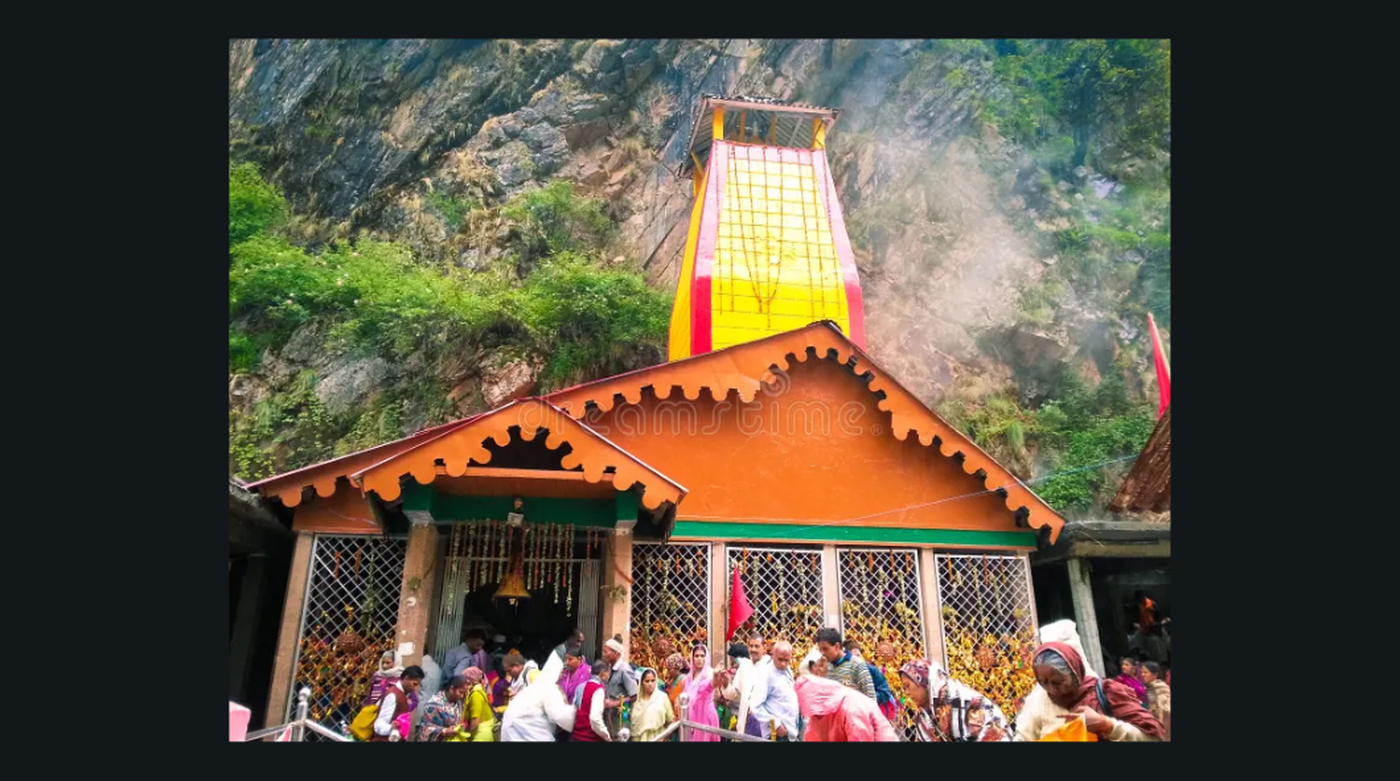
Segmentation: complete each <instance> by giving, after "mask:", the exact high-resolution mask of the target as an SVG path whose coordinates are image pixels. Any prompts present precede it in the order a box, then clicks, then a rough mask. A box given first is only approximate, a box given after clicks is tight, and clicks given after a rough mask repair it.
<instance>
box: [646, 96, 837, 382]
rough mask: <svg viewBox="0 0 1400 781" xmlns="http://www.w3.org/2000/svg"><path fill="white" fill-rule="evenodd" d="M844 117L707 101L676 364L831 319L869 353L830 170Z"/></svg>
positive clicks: (676, 310) (673, 341)
mask: <svg viewBox="0 0 1400 781" xmlns="http://www.w3.org/2000/svg"><path fill="white" fill-rule="evenodd" d="M839 114H840V112H839V111H837V110H836V109H829V108H818V107H812V106H796V105H790V104H786V103H783V102H782V101H776V100H771V99H767V98H750V97H742V96H741V97H735V98H721V97H717V96H713V95H708V96H706V97H705V98H704V99H702V100H701V102H700V121H698V122H697V123H696V125H695V127H694V129H693V130H692V132H691V144H690V167H689V168H686V169H685V170H689V171H692V172H693V174H694V182H695V188H694V191H695V203H694V205H693V206H692V207H691V217H690V229H689V232H688V233H687V235H686V245H685V251H684V254H683V255H682V261H681V272H680V278H679V280H678V282H677V288H676V299H675V303H674V305H673V308H672V311H671V334H670V350H669V355H670V358H671V360H673V361H674V360H678V359H681V358H688V357H690V356H692V355H699V354H701V353H706V352H709V351H711V350H721V349H724V348H726V347H731V346H733V345H736V344H742V343H744V342H749V341H753V340H755V339H762V338H764V337H766V336H771V335H773V334H778V333H783V332H786V331H792V330H794V329H797V328H801V327H803V326H805V325H807V324H809V323H813V322H816V321H819V320H830V321H832V322H834V323H836V324H837V327H839V328H840V329H841V331H842V332H843V333H846V334H848V335H850V337H851V340H852V341H853V342H855V344H856V345H857V346H860V347H864V346H865V309H864V302H863V298H862V294H861V287H860V274H859V272H858V271H857V269H856V263H855V255H854V253H853V252H852V251H851V242H850V240H849V238H848V237H847V235H846V223H845V218H844V217H843V216H842V214H841V204H840V201H839V200H838V198H837V194H836V185H835V182H834V181H833V179H832V176H831V168H830V166H829V165H828V163H827V159H826V133H827V131H828V130H829V129H830V127H831V125H832V124H833V123H835V121H836V118H837V117H838V116H839Z"/></svg>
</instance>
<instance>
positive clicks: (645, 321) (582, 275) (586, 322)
mask: <svg viewBox="0 0 1400 781" xmlns="http://www.w3.org/2000/svg"><path fill="white" fill-rule="evenodd" d="M511 303H512V307H511V311H512V313H513V314H514V315H515V316H516V317H518V318H519V319H520V320H521V321H522V322H523V323H524V324H525V326H526V328H527V329H528V330H529V333H530V334H531V336H533V337H534V338H535V340H536V344H537V345H538V346H539V347H540V349H541V350H542V351H543V352H544V353H545V354H546V355H548V356H549V359H548V362H547V363H546V365H545V373H544V380H545V381H546V383H548V384H552V385H563V384H567V383H568V382H570V381H574V380H579V379H582V378H583V375H585V374H587V373H602V374H606V373H608V371H607V370H608V369H609V368H611V367H613V366H614V365H616V364H617V362H618V360H619V358H620V357H621V356H623V355H626V354H630V353H632V352H634V351H635V350H636V349H637V348H638V347H639V346H642V345H645V344H648V343H650V344H658V343H661V342H663V341H664V340H665V337H666V333H667V328H668V324H669V321H670V310H671V299H670V297H669V296H667V295H665V294H663V293H661V292H660V291H658V290H656V289H654V288H652V287H649V286H648V285H647V284H646V282H645V280H643V279H642V277H641V275H639V274H636V273H634V272H631V271H626V270H623V269H606V268H599V267H597V266H596V265H594V264H593V263H591V262H590V261H589V260H588V258H587V257H586V256H584V255H580V254H578V253H574V252H563V253H560V254H557V255H553V256H551V257H550V258H549V259H548V260H546V261H544V262H543V263H542V264H541V265H540V267H539V268H538V269H536V270H535V272H534V273H532V274H531V275H530V276H529V278H528V279H526V281H525V284H524V286H523V287H522V288H521V289H520V290H519V291H517V292H516V293H515V294H514V295H512V297H511ZM595 369H602V372H594V371H593V370H595Z"/></svg>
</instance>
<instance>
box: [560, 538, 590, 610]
mask: <svg viewBox="0 0 1400 781" xmlns="http://www.w3.org/2000/svg"><path fill="white" fill-rule="evenodd" d="M565 528H566V531H567V533H568V540H569V545H568V548H569V550H568V553H567V555H565V556H563V557H562V558H564V560H565V561H564V612H565V613H566V614H568V613H571V612H572V611H573V609H574V589H573V585H574V562H573V561H572V559H573V557H574V556H573V553H574V552H573V547H574V546H573V541H574V527H573V524H569V526H567V527H565ZM585 550H586V548H585Z"/></svg>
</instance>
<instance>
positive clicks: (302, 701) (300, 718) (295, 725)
mask: <svg viewBox="0 0 1400 781" xmlns="http://www.w3.org/2000/svg"><path fill="white" fill-rule="evenodd" d="M310 699H311V689H309V688H306V687H303V688H302V690H301V691H299V692H297V719H296V721H294V722H292V742H294V743H300V742H302V741H303V740H306V713H307V710H308V709H309V708H310V702H308V701H309V700H310Z"/></svg>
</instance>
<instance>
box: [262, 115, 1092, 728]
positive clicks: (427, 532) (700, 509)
mask: <svg viewBox="0 0 1400 781" xmlns="http://www.w3.org/2000/svg"><path fill="white" fill-rule="evenodd" d="M699 111H700V117H701V121H699V122H697V123H696V126H695V132H694V133H693V134H692V143H691V155H690V164H689V165H688V166H687V168H686V169H685V171H683V173H689V174H691V175H692V176H693V177H694V182H695V193H696V204H695V208H694V211H693V213H692V217H691V223H690V234H689V237H688V240H687V246H686V254H685V264H684V269H683V270H682V273H681V278H680V283H679V290H678V295H677V297H676V305H675V311H674V316H673V320H672V329H671V340H670V358H671V360H669V361H668V362H667V363H664V364H661V365H658V366H653V367H651V368H647V369H642V370H638V371H633V372H629V373H626V374H623V375H619V376H616V377H608V378H604V379H600V380H596V381H593V382H589V383H586V384H583V385H580V386H577V387H573V388H566V389H563V390H560V391H557V392H554V393H551V394H548V395H545V396H538V397H527V398H520V399H516V400H513V401H511V402H510V403H508V404H506V405H504V406H501V407H499V408H497V409H494V410H490V411H487V412H483V413H481V414H479V415H474V416H471V417H468V418H464V419H462V420H458V421H454V422H451V423H447V424H444V425H441V426H437V427H434V428H429V429H426V430H424V431H420V432H418V433H416V434H414V435H412V436H409V437H406V438H404V439H401V440H397V441H394V442H388V443H384V444H382V445H379V446H377V447H373V448H370V449H368V450H364V451H361V452H358V453H352V454H349V455H345V456H342V457H339V458H336V459H334V460H331V461H327V462H325V463H320V464H315V465H312V466H308V467H305V468H302V469H298V470H294V471H291V472H287V473H284V474H280V475H276V476H273V477H270V478H267V479H265V480H261V481H259V482H256V483H253V484H250V485H249V486H248V488H249V490H251V491H256V492H257V493H258V494H259V495H260V496H261V497H262V500H263V501H265V502H266V503H267V504H268V505H269V506H271V507H274V508H276V510H277V512H278V513H280V514H281V517H283V518H287V519H289V520H290V527H291V531H292V532H293V533H294V537H295V544H294V551H293V554H292V558H291V565H290V576H289V578H288V581H287V589H286V602H285V608H284V611H283V620H282V623H281V627H280V634H279V638H278V648H277V661H276V665H275V670H274V675H273V680H272V684H271V687H270V693H269V705H268V708H267V711H268V720H269V721H268V723H277V720H278V719H282V718H284V717H285V716H286V714H287V713H288V712H289V709H290V708H291V707H292V703H293V700H294V697H293V696H292V692H293V691H294V690H295V689H299V688H301V687H302V686H308V687H311V688H312V690H313V692H314V696H313V700H312V715H313V717H314V718H317V719H320V720H322V721H323V722H324V723H326V724H327V725H328V726H334V725H336V724H337V723H339V722H340V721H343V720H345V719H347V718H350V717H352V716H353V711H354V709H355V707H357V706H358V704H359V700H358V699H357V698H358V697H361V696H363V690H364V688H365V687H366V686H367V682H368V677H369V674H370V673H371V672H372V671H373V669H374V665H375V664H376V663H377V660H378V658H379V654H380V653H382V652H383V651H384V650H397V651H399V652H401V653H402V654H403V656H404V658H405V663H407V664H414V663H418V662H419V661H420V660H421V659H422V658H423V655H424V654H432V655H433V656H434V658H435V659H437V660H439V661H440V660H441V659H442V655H443V654H445V652H446V650H447V649H449V648H451V647H452V646H454V645H456V644H457V643H458V642H459V641H460V640H461V635H462V632H463V631H464V630H465V629H467V628H469V627H480V628H484V629H486V630H487V634H488V636H493V635H497V634H499V635H502V636H504V637H505V638H506V641H505V642H506V644H507V645H512V646H516V647H519V648H520V650H522V651H524V652H525V653H526V654H527V655H533V656H536V657H537V658H542V657H543V654H546V653H548V652H549V649H551V648H552V647H553V646H554V645H555V644H557V643H558V642H560V641H561V640H562V639H563V638H564V636H565V635H566V633H567V632H568V630H569V629H570V628H571V627H573V626H579V627H581V628H582V629H583V631H584V633H585V635H586V638H587V641H586V647H585V651H586V652H587V653H588V655H589V657H590V658H592V656H593V655H594V654H596V653H597V652H598V648H599V646H600V644H601V640H602V639H605V638H607V637H610V636H612V635H614V634H622V635H623V636H624V638H625V640H626V644H627V647H628V654H629V656H630V657H631V660H632V662H633V663H634V664H648V665H653V666H654V665H655V664H656V663H657V662H658V661H660V660H661V659H662V658H664V656H665V655H666V654H668V653H670V651H671V650H672V649H681V648H685V647H688V646H689V645H690V644H691V643H694V642H701V643H706V644H708V645H710V647H711V651H712V654H713V655H714V656H715V657H719V656H722V654H723V648H724V641H725V640H726V639H727V638H726V637H725V636H724V635H725V626H726V619H727V610H728V604H729V598H728V590H729V587H730V582H731V577H732V573H734V572H735V571H737V572H739V574H740V577H741V578H742V579H743V583H744V587H745V590H746V592H747V596H748V599H749V600H750V602H751V603H752V605H753V607H754V610H755V612H754V615H753V617H752V618H751V619H750V620H749V622H748V624H747V625H746V630H745V631H758V632H760V633H762V634H763V636H764V637H765V639H766V640H767V642H769V643H771V642H772V641H774V640H775V639H778V638H786V639H788V640H790V641H792V642H793V643H794V644H795V645H798V646H799V647H802V648H806V647H807V646H809V645H810V644H811V642H812V637H813V635H814V634H815V633H816V631H817V630H819V629H820V628H822V627H823V626H835V627H838V628H840V629H841V630H842V631H843V632H844V633H845V634H846V635H847V636H848V637H854V638H857V639H859V640H861V641H862V642H864V643H865V644H866V649H867V650H866V656H867V657H868V658H870V659H872V661H875V658H876V656H877V655H882V654H883V655H884V656H885V657H887V658H885V659H882V660H881V662H880V663H882V664H886V663H887V664H890V665H895V666H897V665H898V664H900V663H902V662H903V661H906V660H908V659H910V658H914V657H916V656H922V657H926V658H932V659H939V660H943V661H944V662H945V663H946V664H947V665H948V666H949V668H950V669H952V670H953V671H954V673H955V675H958V676H959V677H961V678H962V679H963V680H967V681H968V682H969V683H973V684H974V685H976V686H977V687H978V688H979V689H981V690H982V691H985V692H987V693H988V694H989V695H990V696H993V697H995V698H997V699H998V700H999V701H1000V702H1001V704H1002V706H1003V707H1004V708H1008V709H1011V710H1013V711H1014V708H1015V706H1016V703H1017V701H1018V699H1019V698H1020V697H1021V696H1023V695H1024V694H1025V693H1026V692H1028V691H1029V690H1030V687H1031V685H1032V684H1033V682H1034V679H1033V677H1032V676H1031V673H1030V670H1029V667H1028V665H1027V662H1028V661H1029V659H1028V656H1029V652H1030V649H1031V647H1033V645H1034V643H1035V628H1036V615H1035V599H1034V595H1033V592H1032V586H1031V577H1030V566H1029V562H1028V558H1027V556H1028V554H1029V553H1030V552H1031V551H1033V550H1035V549H1036V548H1037V546H1038V544H1041V543H1045V542H1053V541H1054V540H1055V538H1056V537H1057V536H1058V534H1059V532H1060V529H1061V528H1062V527H1063V526H1064V523H1065V522H1064V519H1063V518H1061V517H1060V516H1059V515H1058V514H1057V513H1056V512H1055V510H1054V509H1053V508H1051V507H1049V506H1048V505H1046V504H1045V502H1043V501H1042V500H1041V499H1040V497H1038V496H1037V495H1036V494H1035V493H1034V492H1033V491H1032V490H1031V489H1030V488H1029V487H1028V486H1026V485H1025V484H1024V483H1022V482H1021V481H1020V480H1019V479H1018V478H1017V477H1016V476H1015V475H1013V474H1012V473H1010V472H1009V471H1008V470H1007V469H1006V468H1004V467H1003V466H1001V465H1000V464H998V463H997V462H996V461H995V460H994V459H993V458H991V457H990V456H989V455H987V454H986V453H985V452H983V451H982V450H981V448H979V447H978V446H977V445H976V444H975V443H974V442H973V441H972V440H971V439H970V438H968V437H967V436H966V435H964V434H963V433H961V432H959V431H957V430H956V429H954V428H953V427H952V426H950V425H949V424H948V423H947V422H946V421H944V420H943V419H942V418H940V417H939V416H938V415H937V414H936V413H934V412H933V411H932V410H930V409H929V408H928V407H927V406H926V405H925V404H924V403H923V402H922V401H920V400H919V399H918V398H917V397H916V396H914V395H913V394H912V393H910V392H909V391H908V390H907V389H905V388H904V387H903V386H902V385H900V383H899V381H898V380H897V379H896V378H895V377H893V376H891V375H890V374H889V373H888V372H886V371H884V370H883V369H881V368H880V366H878V365H877V364H876V362H875V361H873V360H872V359H871V358H870V356H869V355H867V354H866V353H865V351H864V348H865V345H864V332H863V331H864V329H863V322H862V320H863V310H862V300H861V292H860V280H859V278H858V275H857V273H856V269H855V265H854V262H853V261H852V258H851V250H850V245H849V241H848V240H847V238H846V233H845V228H844V224H843V221H842V216H841V208H840V204H839V203H838V202H837V199H836V191H835V188H834V186H833V184H832V182H831V176H830V171H829V168H828V166H827V161H826V155H825V151H824V145H825V138H826V134H827V132H828V131H830V129H831V125H832V124H833V123H834V122H835V121H836V119H837V117H838V115H839V112H837V111H835V110H832V109H822V108H811V107H804V106H791V105H786V104H782V103H779V102H776V101H768V100H761V99H754V98H719V97H715V96H706V97H705V98H703V99H702V100H701V102H700V109H699ZM877 649H881V650H877ZM892 679H893V680H896V681H897V679H898V676H897V675H893V676H892Z"/></svg>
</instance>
